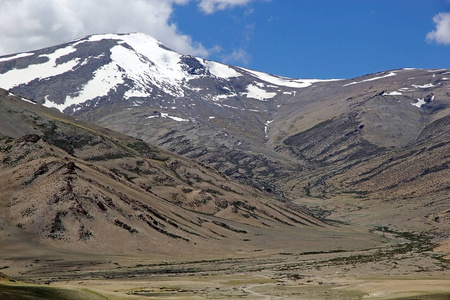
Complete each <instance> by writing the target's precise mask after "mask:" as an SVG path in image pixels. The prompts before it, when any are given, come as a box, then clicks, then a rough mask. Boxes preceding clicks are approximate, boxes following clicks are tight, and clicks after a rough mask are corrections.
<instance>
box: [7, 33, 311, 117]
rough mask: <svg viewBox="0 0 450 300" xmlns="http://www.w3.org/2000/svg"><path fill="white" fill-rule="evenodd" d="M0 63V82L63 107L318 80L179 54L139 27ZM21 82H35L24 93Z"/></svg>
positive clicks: (221, 96) (250, 90)
mask: <svg viewBox="0 0 450 300" xmlns="http://www.w3.org/2000/svg"><path fill="white" fill-rule="evenodd" d="M0 63H2V64H1V67H0V68H1V69H0V73H1V74H0V86H1V87H2V88H5V89H10V90H15V91H20V92H21V93H22V94H23V93H25V94H26V96H27V97H29V98H31V99H34V100H35V101H37V102H38V103H43V104H44V105H45V106H47V107H54V108H57V109H58V110H60V111H65V112H68V113H74V112H76V111H79V110H83V108H86V107H91V106H95V107H96V106H98V105H101V103H102V101H105V100H108V101H125V105H128V106H140V105H144V104H145V103H146V102H147V103H148V102H153V101H155V99H164V100H165V101H166V102H168V101H169V100H173V101H175V102H177V99H190V98H199V97H201V98H203V99H207V100H211V101H212V102H214V103H216V104H218V105H220V103H223V102H226V100H227V99H246V98H249V99H256V100H260V101H264V100H267V99H271V98H274V97H275V96H276V95H277V94H279V93H284V92H286V89H287V88H300V87H306V86H309V85H311V84H312V83H313V82H316V81H317V80H293V79H288V78H283V77H279V76H273V75H269V74H264V73H261V72H256V71H251V70H246V69H243V68H238V67H234V66H229V65H224V64H221V63H217V62H214V61H208V60H205V59H201V58H197V57H193V56H186V55H182V54H179V53H177V52H175V51H172V50H170V49H168V48H167V47H165V46H164V45H163V44H161V43H160V42H158V41H157V40H155V39H154V38H152V37H150V36H147V35H145V34H140V33H133V34H104V35H92V36H88V37H86V38H82V39H78V40H74V41H72V42H69V43H67V44H63V45H59V46H55V47H51V48H47V49H43V50H39V51H34V52H28V53H20V54H17V55H12V56H6V57H1V58H0ZM61 82H63V84H61ZM237 83H239V85H238V84H237ZM24 86H33V87H39V88H38V89H37V90H33V91H32V90H29V91H28V93H26V92H25V91H24ZM205 89H206V90H207V93H205V92H204V90H205ZM62 90H63V91H62Z"/></svg>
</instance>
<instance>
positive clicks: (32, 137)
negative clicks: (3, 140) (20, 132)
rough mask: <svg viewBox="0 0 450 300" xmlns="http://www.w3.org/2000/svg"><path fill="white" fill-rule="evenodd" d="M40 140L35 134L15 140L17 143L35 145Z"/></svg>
mask: <svg viewBox="0 0 450 300" xmlns="http://www.w3.org/2000/svg"><path fill="white" fill-rule="evenodd" d="M40 139H41V138H40V137H39V136H38V135H37V134H29V135H25V136H23V137H21V138H20V139H18V140H17V143H21V142H27V143H37V142H38V141H39V140H40Z"/></svg>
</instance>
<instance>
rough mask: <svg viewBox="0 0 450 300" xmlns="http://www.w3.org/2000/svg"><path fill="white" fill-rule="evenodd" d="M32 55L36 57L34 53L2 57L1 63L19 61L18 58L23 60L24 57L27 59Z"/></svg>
mask: <svg viewBox="0 0 450 300" xmlns="http://www.w3.org/2000/svg"><path fill="white" fill-rule="evenodd" d="M31 55H34V53H31V52H30V53H19V54H16V55H13V56H7V57H2V58H0V62H3V61H9V60H13V59H18V58H22V57H27V56H31Z"/></svg>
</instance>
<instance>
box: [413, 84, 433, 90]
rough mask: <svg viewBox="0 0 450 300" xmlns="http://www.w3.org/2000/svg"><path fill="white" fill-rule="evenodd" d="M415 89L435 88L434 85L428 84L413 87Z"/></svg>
mask: <svg viewBox="0 0 450 300" xmlns="http://www.w3.org/2000/svg"><path fill="white" fill-rule="evenodd" d="M412 86H413V87H415V88H416V89H428V88H431V87H433V86H434V84H432V83H427V84H424V85H414V84H413V85H412Z"/></svg>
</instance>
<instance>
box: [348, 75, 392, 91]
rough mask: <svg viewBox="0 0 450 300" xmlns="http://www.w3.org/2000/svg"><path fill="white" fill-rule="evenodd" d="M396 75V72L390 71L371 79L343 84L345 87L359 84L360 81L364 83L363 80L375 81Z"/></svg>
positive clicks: (366, 80)
mask: <svg viewBox="0 0 450 300" xmlns="http://www.w3.org/2000/svg"><path fill="white" fill-rule="evenodd" d="M395 75H397V73H395V72H389V73H388V74H386V75H383V76H376V77H373V78H369V79H365V80H361V81H353V82H350V83H347V84H344V85H343V86H344V87H345V86H349V85H354V84H358V83H363V82H368V81H374V80H378V79H382V78H386V77H391V76H395Z"/></svg>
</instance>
